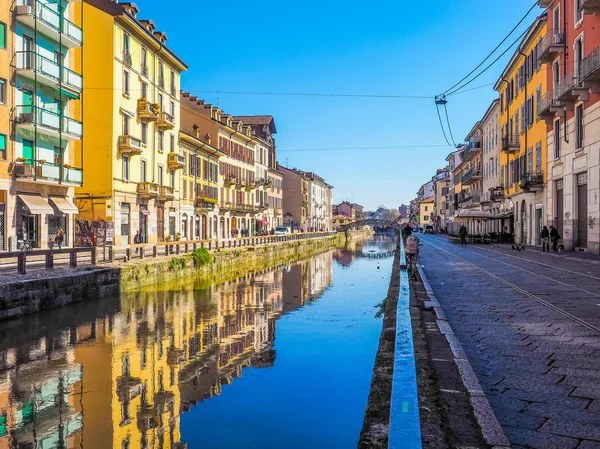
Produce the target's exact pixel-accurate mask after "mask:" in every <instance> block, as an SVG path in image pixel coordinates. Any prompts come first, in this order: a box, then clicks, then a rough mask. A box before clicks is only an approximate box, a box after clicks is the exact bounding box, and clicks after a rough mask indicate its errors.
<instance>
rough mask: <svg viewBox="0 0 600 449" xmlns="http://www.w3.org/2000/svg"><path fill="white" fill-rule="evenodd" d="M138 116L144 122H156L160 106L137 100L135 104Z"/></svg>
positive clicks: (140, 99) (143, 99)
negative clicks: (144, 120)
mask: <svg viewBox="0 0 600 449" xmlns="http://www.w3.org/2000/svg"><path fill="white" fill-rule="evenodd" d="M137 113H138V116H139V117H140V118H142V119H146V120H152V121H154V120H158V117H159V116H160V105H159V104H158V103H151V102H149V101H148V100H147V99H145V98H139V99H138V103H137Z"/></svg>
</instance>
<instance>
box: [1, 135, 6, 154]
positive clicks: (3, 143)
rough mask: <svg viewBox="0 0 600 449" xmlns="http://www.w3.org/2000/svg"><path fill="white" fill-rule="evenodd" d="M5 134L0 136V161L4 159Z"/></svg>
mask: <svg viewBox="0 0 600 449" xmlns="http://www.w3.org/2000/svg"><path fill="white" fill-rule="evenodd" d="M6 145H7V143H6V134H0V159H6Z"/></svg>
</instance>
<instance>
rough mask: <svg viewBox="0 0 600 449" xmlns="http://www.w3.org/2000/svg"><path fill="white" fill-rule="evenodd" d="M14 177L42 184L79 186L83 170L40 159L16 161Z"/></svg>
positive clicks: (81, 181)
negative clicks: (32, 161)
mask: <svg viewBox="0 0 600 449" xmlns="http://www.w3.org/2000/svg"><path fill="white" fill-rule="evenodd" d="M14 172H15V178H17V179H20V180H23V181H31V182H37V183H44V184H69V185H73V186H81V185H82V183H83V170H82V169H81V168H75V167H71V166H70V165H68V164H64V165H61V164H54V163H51V162H47V161H46V160H43V159H40V160H37V161H34V163H33V164H32V163H31V160H28V161H25V162H18V163H17V164H16V165H15V170H14Z"/></svg>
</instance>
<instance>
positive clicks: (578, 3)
mask: <svg viewBox="0 0 600 449" xmlns="http://www.w3.org/2000/svg"><path fill="white" fill-rule="evenodd" d="M573 3H574V4H575V5H574V7H575V25H577V24H578V23H579V22H580V21H581V20H582V19H583V11H582V10H581V0H573Z"/></svg>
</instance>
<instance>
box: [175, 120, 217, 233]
mask: <svg viewBox="0 0 600 449" xmlns="http://www.w3.org/2000/svg"><path fill="white" fill-rule="evenodd" d="M211 142H212V140H211V138H210V136H209V135H205V136H204V137H201V136H200V131H199V129H198V128H197V127H196V128H193V129H192V133H191V134H189V133H187V132H185V131H181V130H180V131H179V148H180V152H181V155H180V157H181V159H182V164H183V169H182V179H181V186H180V188H179V213H180V223H181V238H183V239H187V240H200V239H201V240H207V239H214V238H217V225H216V223H217V222H218V220H219V189H220V188H221V187H222V179H221V178H220V177H219V161H220V159H221V158H222V157H224V156H225V153H223V152H222V151H221V150H219V149H217V148H216V147H214V146H213V145H212V144H211Z"/></svg>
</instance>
